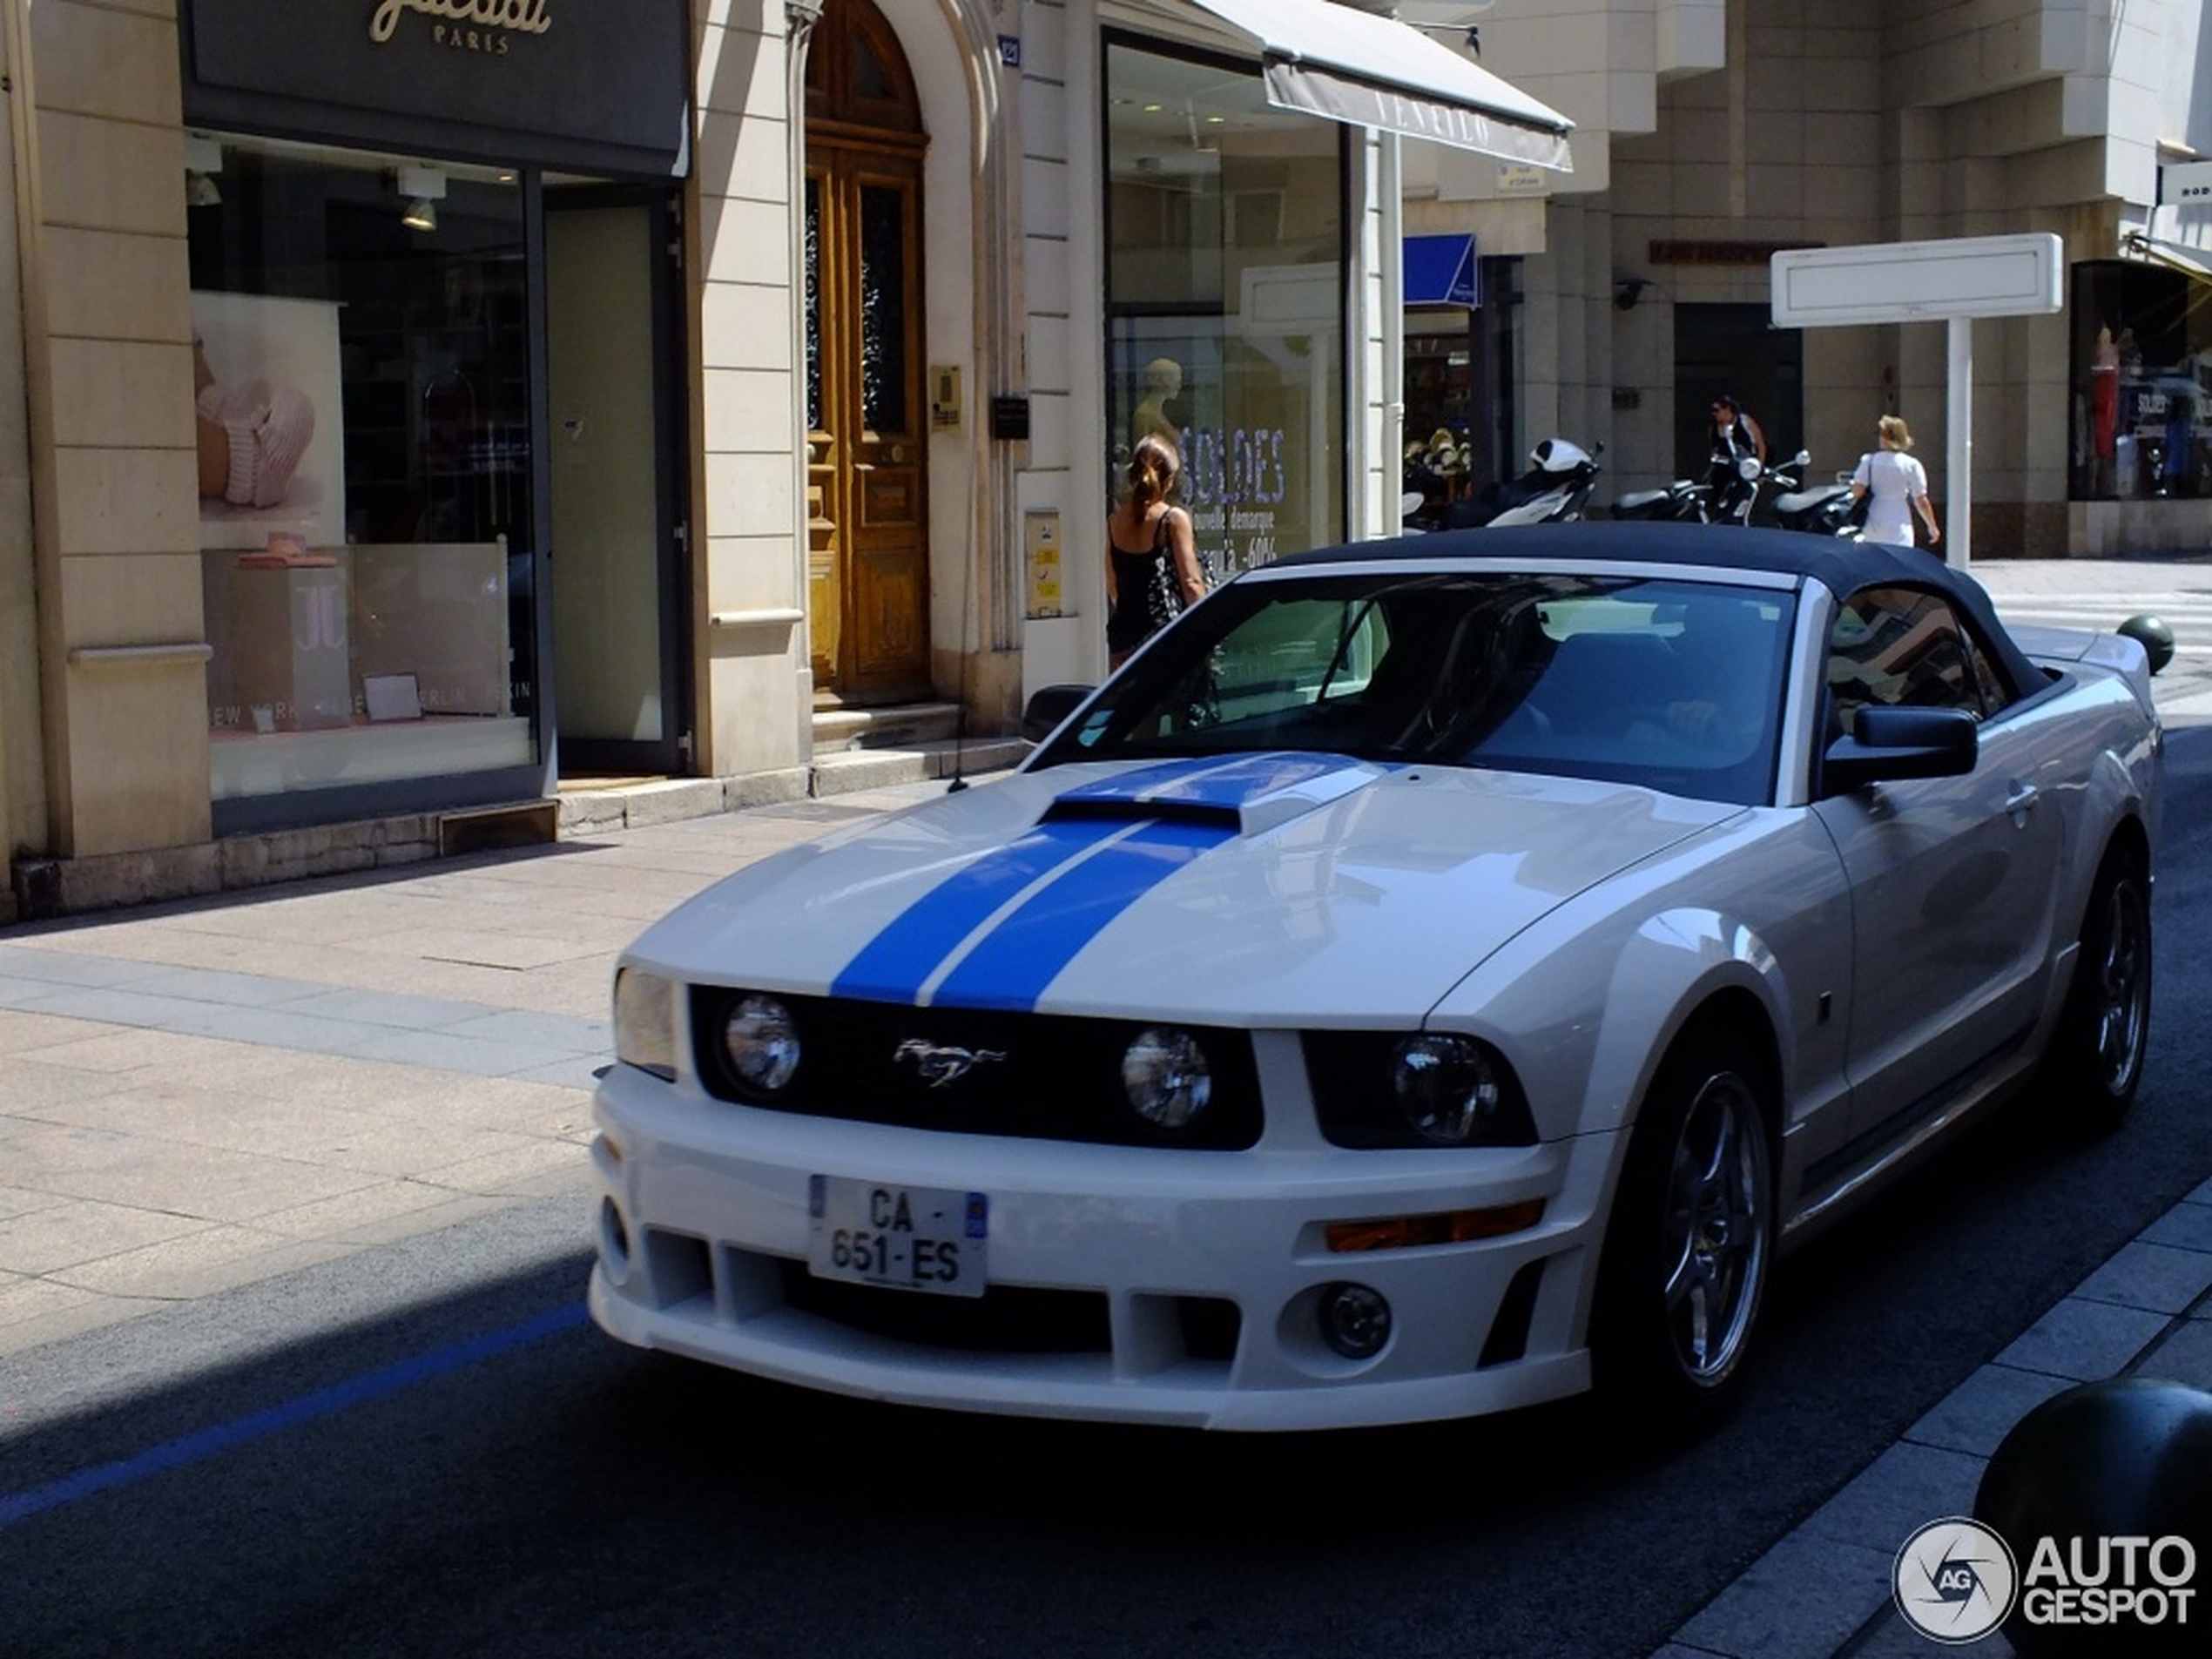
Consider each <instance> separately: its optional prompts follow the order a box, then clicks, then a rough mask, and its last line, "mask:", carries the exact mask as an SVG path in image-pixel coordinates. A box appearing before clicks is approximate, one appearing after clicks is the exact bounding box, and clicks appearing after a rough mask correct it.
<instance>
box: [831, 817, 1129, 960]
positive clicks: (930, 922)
mask: <svg viewBox="0 0 2212 1659" xmlns="http://www.w3.org/2000/svg"><path fill="white" fill-rule="evenodd" d="M1125 827H1126V826H1116V825H1113V824H1108V823H1100V822H1082V821H1071V822H1067V823H1047V824H1041V825H1039V826H1037V827H1036V828H1035V829H1033V830H1031V831H1030V832H1029V833H1028V834H1026V835H1022V836H1019V837H1017V838H1016V839H1015V840H1011V841H1008V843H1007V844H1006V845H1005V846H1001V847H995V848H994V849H993V850H992V851H990V852H988V853H985V854H983V856H982V857H981V858H979V859H977V860H974V862H973V863H971V864H969V865H968V866H967V867H965V868H963V869H961V871H959V872H958V873H955V874H954V875H952V876H949V877H948V878H947V879H946V880H944V881H942V882H941V883H940V884H939V885H938V886H936V887H932V888H931V889H930V890H929V891H928V892H927V893H926V894H923V895H922V896H921V898H919V899H917V900H915V901H914V903H913V904H911V905H909V906H908V907H907V908H906V909H905V910H903V911H901V912H900V914H898V915H897V916H895V917H894V918H893V919H892V921H891V922H890V923H889V925H888V926H887V927H885V928H884V929H883V931H882V932H881V933H880V934H877V935H876V936H875V937H874V938H873V939H872V940H870V941H868V942H867V944H866V945H864V946H862V947H861V948H860V953H859V954H857V955H855V956H854V957H853V960H852V961H849V962H847V963H846V965H845V968H844V971H843V972H841V973H840V974H838V976H837V978H836V980H835V981H834V982H833V983H832V985H831V986H830V995H833V996H853V997H860V998H863V999H865V1000H867V1001H876V1002H911V1001H914V999H915V997H917V996H918V995H920V994H921V987H922V985H923V983H924V982H925V981H927V979H928V978H929V976H930V975H931V974H934V973H935V972H936V971H937V967H938V964H939V963H941V962H942V961H944V960H945V958H946V956H947V955H948V954H949V953H950V952H951V951H952V950H953V949H954V948H956V947H957V946H958V945H959V944H960V942H961V941H962V940H964V939H966V938H967V937H968V935H969V934H972V933H974V931H975V930H976V929H977V928H978V927H981V926H982V925H983V923H984V922H986V921H988V920H989V919H990V918H991V916H992V914H994V913H995V912H996V911H998V910H1000V909H1001V908H1002V907H1005V906H1006V905H1008V904H1010V903H1011V902H1013V900H1015V898H1016V897H1018V896H1019V895H1020V894H1021V893H1022V890H1023V889H1024V888H1025V887H1028V886H1030V884H1032V883H1033V882H1035V881H1038V880H1042V878H1043V877H1045V876H1047V875H1049V874H1050V873H1051V872H1052V871H1054V870H1055V869H1057V868H1058V867H1060V866H1062V865H1063V864H1066V863H1067V862H1068V861H1069V860H1071V859H1078V858H1081V857H1082V855H1083V854H1084V853H1087V852H1089V850H1090V849H1091V848H1092V847H1094V846H1097V845H1098V844H1099V843H1100V842H1101V841H1103V840H1107V839H1108V838H1109V837H1110V836H1113V835H1115V834H1117V833H1120V832H1121V830H1122V829H1123V828H1125Z"/></svg>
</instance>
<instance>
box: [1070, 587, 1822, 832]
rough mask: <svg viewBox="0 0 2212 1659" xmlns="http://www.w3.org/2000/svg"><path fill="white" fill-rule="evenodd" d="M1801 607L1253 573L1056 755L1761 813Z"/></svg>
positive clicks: (1586, 590) (1690, 595)
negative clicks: (1371, 767)
mask: <svg viewBox="0 0 2212 1659" xmlns="http://www.w3.org/2000/svg"><path fill="white" fill-rule="evenodd" d="M1792 605H1793V600H1792V598H1791V596H1790V595H1789V594H1787V593H1784V592H1779V591H1776V590H1770V589H1755V588H1750V587H1741V586H1733V585H1730V584H1729V583H1724V582H1720V581H1703V580H1695V579H1691V580H1684V579H1680V578H1672V577H1669V578H1638V577H1613V576H1608V577H1593V576H1585V575H1573V574H1562V575H1517V574H1515V575H1507V574H1496V573H1483V572H1474V571H1467V572H1449V573H1441V574H1439V573H1411V572H1406V571H1404V570H1390V571H1383V570H1377V571H1373V572H1361V573H1357V574H1351V575H1345V574H1333V575H1316V576H1314V577H1310V578H1306V577H1291V578H1270V579H1264V580H1247V581H1244V582H1239V583H1234V584H1232V585H1231V586H1229V587H1227V588H1225V589H1224V590H1221V591H1220V592H1219V593H1217V594H1215V595H1214V596H1213V597H1211V598H1209V599H1208V600H1207V601H1206V602H1205V604H1203V605H1201V606H1199V607H1197V609H1196V610H1192V611H1191V612H1190V614H1189V615H1187V616H1186V617H1184V618H1183V619H1182V620H1181V621H1179V622H1178V623H1177V624H1175V626H1173V627H1172V628H1171V629H1170V630H1169V631H1168V632H1167V633H1166V634H1164V635H1163V636H1162V637H1159V638H1158V639H1157V640H1155V641H1154V642H1153V643H1152V644H1151V645H1150V647H1149V648H1148V649H1147V650H1146V651H1144V653H1143V655H1142V656H1140V657H1139V658H1136V661H1134V662H1132V663H1131V664H1130V666H1129V668H1128V669H1127V670H1126V671H1124V672H1123V674H1122V675H1121V676H1120V677H1119V678H1116V679H1115V680H1114V681H1113V682H1111V683H1110V684H1109V685H1108V686H1107V687H1106V689H1105V691H1104V693H1103V696H1102V697H1101V698H1099V699H1098V700H1097V701H1096V703H1095V704H1094V705H1092V706H1091V707H1090V708H1089V710H1088V711H1086V712H1085V713H1084V715H1083V717H1082V719H1081V720H1080V721H1078V722H1077V723H1076V724H1075V725H1071V726H1069V728H1068V729H1067V730H1066V731H1064V732H1062V733H1060V734H1059V735H1058V737H1057V738H1055V740H1054V741H1053V742H1052V743H1051V744H1050V745H1049V746H1048V747H1047V748H1046V749H1045V750H1044V751H1043V752H1041V753H1040V754H1039V755H1038V756H1037V758H1036V761H1035V764H1036V765H1055V764H1058V763H1060V762H1063V761H1070V760H1097V759H1150V758H1163V757H1170V756H1186V755H1211V754H1231V753H1240V752H1251V751H1254V750H1286V749H1290V750H1301V751H1308V752H1314V751H1318V752H1327V753H1336V754H1345V755H1352V756H1356V757H1358V758H1359V759H1367V760H1376V761H1382V762H1401V763H1403V762H1414V761H1419V762H1422V763H1424V764H1443V765H1463V766H1480V767H1488V768H1493V769H1496V770H1501V771H1507V772H1543V773H1549V774H1553V775H1558V776H1567V777H1579V778H1592V779H1603V780H1608V781H1619V782H1627V783H1634V784H1640V785H1643V786H1648V787H1650V788H1654V789H1661V790H1665V791H1667V792H1670V793H1674V794H1679V795H1686V796H1690V797H1695V798H1698V799H1708V800H1721V801H1730V802H1735V803H1738V804H1742V805H1757V804H1760V803H1763V802H1764V801H1766V800H1768V799H1770V792H1771V790H1772V786H1773V781H1774V772H1775V755H1776V746H1777V745H1776V732H1777V726H1778V725H1779V723H1780V718H1781V709H1782V700H1783V699H1782V685H1783V664H1784V658H1785V656H1786V650H1785V647H1786V643H1787V641H1788V638H1789V636H1790V630H1791V615H1792Z"/></svg>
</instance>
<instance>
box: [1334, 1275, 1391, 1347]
mask: <svg viewBox="0 0 2212 1659" xmlns="http://www.w3.org/2000/svg"><path fill="white" fill-rule="evenodd" d="M1321 1340H1322V1341H1324V1342H1325V1343H1327V1344H1328V1345H1329V1346H1330V1347H1331V1348H1332V1349H1333V1350H1334V1351H1335V1352H1338V1353H1340V1354H1342V1355H1343V1356H1344V1357H1345V1359H1373V1358H1374V1357H1375V1356H1376V1355H1377V1354H1379V1353H1380V1352H1382V1351H1383V1345H1384V1344H1386V1343H1387V1342H1388V1341H1389V1340H1390V1304H1389V1303H1388V1302H1386V1300H1384V1299H1383V1294H1382V1292H1381V1291H1372V1290H1369V1289H1368V1288H1367V1287H1366V1285H1348V1284H1347V1285H1328V1286H1326V1287H1325V1288H1324V1289H1323V1291H1322V1292H1321Z"/></svg>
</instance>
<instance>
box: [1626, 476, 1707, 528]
mask: <svg viewBox="0 0 2212 1659" xmlns="http://www.w3.org/2000/svg"><path fill="white" fill-rule="evenodd" d="M1613 516H1614V517H1615V518H1644V519H1662V520H1668V521H1670V522H1672V523H1679V524H1710V523H1712V522H1713V487H1712V485H1710V484H1709V483H1703V482H1700V481H1699V480H1697V479H1695V478H1677V479H1676V480H1675V481H1674V482H1672V483H1670V484H1665V485H1662V486H1661V487H1660V488H1659V489H1632V490H1630V491H1629V493H1628V494H1627V495H1625V496H1621V497H1619V498H1618V499H1617V500H1615V502H1614V503H1613Z"/></svg>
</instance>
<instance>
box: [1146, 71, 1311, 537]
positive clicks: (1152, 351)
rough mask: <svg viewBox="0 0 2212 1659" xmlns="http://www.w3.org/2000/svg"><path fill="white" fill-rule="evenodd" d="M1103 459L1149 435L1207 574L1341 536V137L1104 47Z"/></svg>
mask: <svg viewBox="0 0 2212 1659" xmlns="http://www.w3.org/2000/svg"><path fill="white" fill-rule="evenodd" d="M1106 76H1107V98H1106V109H1107V122H1106V125H1107V132H1106V138H1107V152H1108V155H1107V179H1106V203H1107V206H1106V307H1107V327H1108V335H1109V338H1108V363H1107V386H1108V409H1107V419H1108V422H1109V439H1110V453H1109V466H1110V469H1111V473H1110V475H1111V477H1112V478H1113V480H1114V482H1115V485H1116V488H1117V489H1118V488H1121V487H1123V478H1124V475H1125V474H1126V472H1127V469H1128V461H1129V453H1130V446H1131V445H1132V444H1134V443H1135V442H1136V440H1137V439H1138V438H1139V437H1141V436H1143V435H1145V434H1146V433H1148V432H1152V433H1157V434H1160V435H1163V436H1166V437H1168V438H1170V439H1171V440H1172V441H1173V442H1175V443H1176V444H1177V447H1178V448H1179V449H1180V451H1181V453H1182V457H1183V469H1184V471H1183V485H1182V488H1181V490H1180V492H1179V494H1178V496H1177V499H1178V501H1179V502H1180V504H1181V505H1183V506H1184V507H1186V508H1188V509H1190V516H1191V520H1192V523H1193V525H1194V527H1195V529H1196V531H1197V543H1198V551H1199V554H1200V556H1201V558H1202V559H1203V560H1204V561H1205V562H1206V563H1209V564H1210V565H1211V568H1212V570H1213V572H1214V574H1215V576H1216V577H1227V576H1231V575H1233V574H1235V573H1236V572H1237V571H1238V570H1245V569H1248V568H1249V567H1251V566H1252V565H1256V564H1264V563H1267V562H1268V561H1269V560H1271V559H1273V558H1275V557H1276V556H1278V555H1280V554H1284V553H1292V552H1298V551H1299V550H1303V549H1306V548H1310V547H1317V546H1325V545H1327V544H1328V543H1332V542H1335V541H1337V540H1339V539H1340V538H1341V537H1342V536H1343V534H1344V530H1345V475H1344V454H1345V435H1344V419H1345V415H1344V395H1345V393H1344V351H1345V347H1344V308H1345V296H1344V287H1345V212H1344V201H1345V183H1344V168H1345V161H1344V139H1343V138H1342V137H1341V133H1342V131H1343V130H1342V129H1341V128H1340V127H1339V126H1338V125H1337V124H1336V123H1334V122H1331V121H1324V120H1317V119H1315V118H1312V117H1311V116H1305V115H1298V114H1292V113H1287V112H1285V111H1280V110H1278V109H1275V108H1273V107H1272V106H1271V105H1269V104H1268V102H1267V99H1266V97H1265V94H1264V91H1263V89H1262V86H1261V84H1260V79H1259V77H1258V74H1257V73H1256V72H1255V71H1253V70H1252V69H1251V68H1250V67H1249V66H1246V65H1237V64H1224V63H1223V62H1221V61H1218V60H1214V59H1211V58H1200V57H1170V56H1167V55H1164V54H1163V53H1160V52H1158V51H1149V50H1144V49H1142V48H1139V47H1137V46H1135V45H1130V44H1120V43H1115V44H1109V46H1108V48H1107V52H1106Z"/></svg>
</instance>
